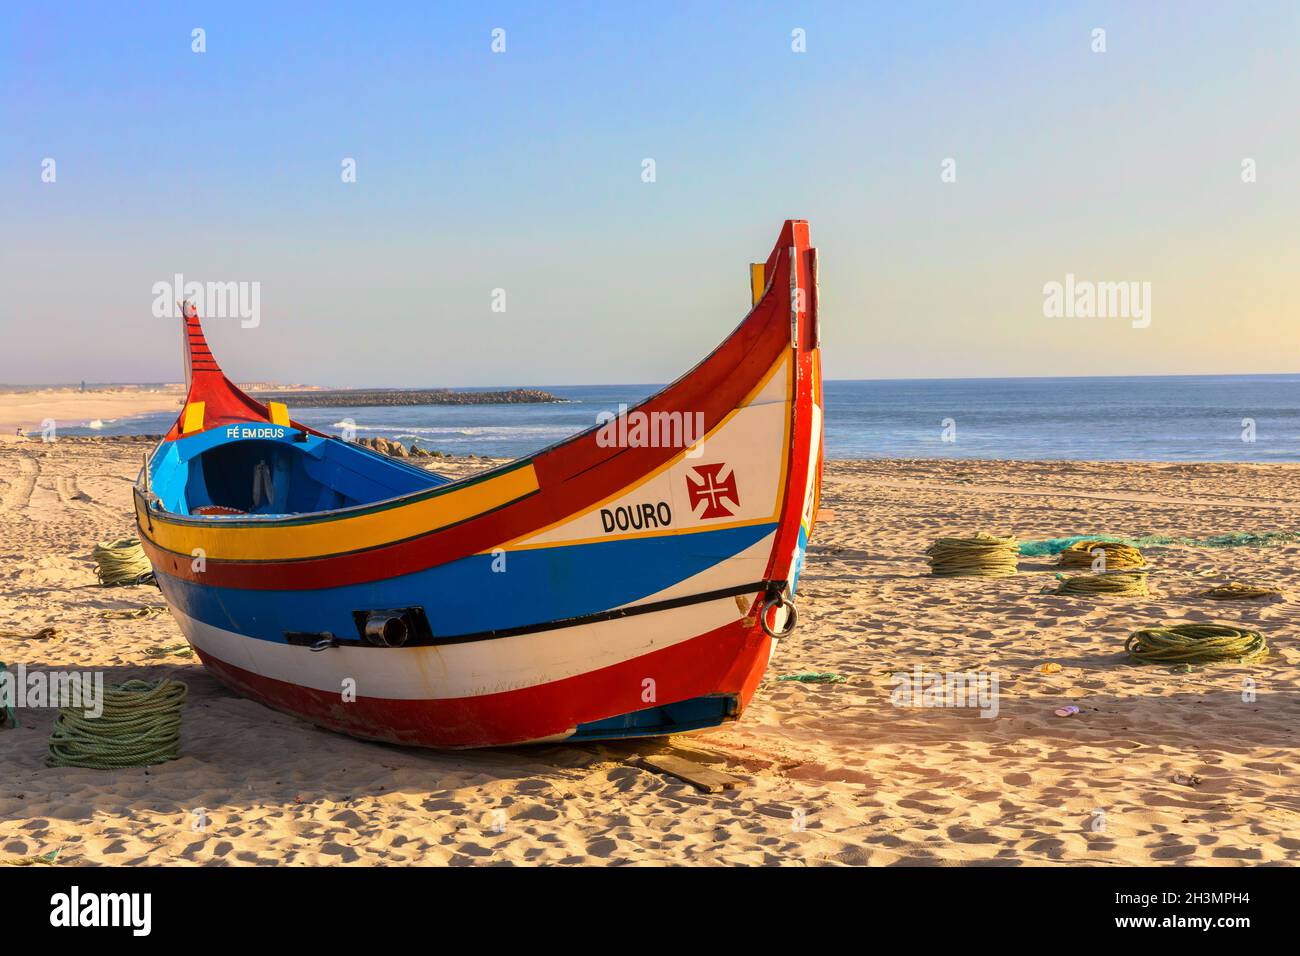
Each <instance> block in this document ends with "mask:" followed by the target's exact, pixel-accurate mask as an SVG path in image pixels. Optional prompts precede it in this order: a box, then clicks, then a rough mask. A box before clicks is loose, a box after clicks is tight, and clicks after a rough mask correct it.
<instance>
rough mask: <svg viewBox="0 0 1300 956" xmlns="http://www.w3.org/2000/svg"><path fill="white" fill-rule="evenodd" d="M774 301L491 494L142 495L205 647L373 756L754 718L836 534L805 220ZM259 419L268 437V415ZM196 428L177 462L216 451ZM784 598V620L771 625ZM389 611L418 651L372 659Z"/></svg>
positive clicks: (253, 683) (780, 257)
mask: <svg viewBox="0 0 1300 956" xmlns="http://www.w3.org/2000/svg"><path fill="white" fill-rule="evenodd" d="M760 273H761V275H760ZM751 283H752V287H753V290H754V291H753V294H754V297H755V300H756V301H755V304H754V305H753V308H752V309H751V311H750V313H749V314H748V315H747V316H746V318H745V319H744V320H743V321H742V322H741V324H740V325H739V326H738V327H737V328H736V329H735V330H734V331H733V333H732V334H731V335H730V336H729V337H728V338H727V339H726V340H725V341H724V342H723V343H722V344H721V345H720V346H719V347H718V348H717V349H715V350H714V352H713V353H711V354H710V355H709V356H708V357H706V358H705V359H704V360H703V361H701V362H700V363H699V364H698V365H697V366H696V367H695V368H694V369H692V370H691V371H690V372H689V373H687V374H686V375H684V376H683V377H682V378H680V379H679V380H678V381H676V382H674V383H673V384H672V385H670V386H668V387H667V388H665V389H664V390H663V391H661V392H659V393H658V394H656V395H655V396H653V397H651V398H650V399H648V400H647V401H645V402H643V403H642V404H641V405H639V406H637V407H635V408H633V409H630V410H627V411H624V412H623V413H622V414H620V415H619V416H618V417H617V418H613V419H612V420H608V421H603V420H602V421H598V422H597V423H595V427H593V428H591V429H590V430H589V431H587V432H584V433H582V434H580V435H577V436H575V437H573V438H571V439H569V440H567V441H565V442H562V443H560V444H558V445H556V446H553V447H551V448H548V449H546V450H544V451H542V452H540V453H538V454H537V455H535V456H533V457H532V458H528V459H524V460H521V461H518V462H514V463H512V464H511V465H508V466H505V467H503V468H500V469H497V470H495V471H492V472H489V473H487V474H486V475H483V476H480V477H478V478H475V479H472V480H468V481H462V482H457V483H452V484H447V485H442V486H439V487H435V488H431V489H428V490H425V491H420V492H418V493H413V494H405V495H401V496H398V497H395V498H392V499H389V500H383V501H378V502H375V503H373V504H370V505H367V506H365V507H354V508H343V509H338V510H334V511H326V512H317V513H311V514H293V515H283V516H268V517H259V518H256V519H242V518H237V517H236V518H230V517H223V518H216V519H214V518H209V517H197V516H190V515H183V514H173V513H170V512H163V511H160V510H158V509H157V508H150V507H147V499H146V496H145V495H143V494H137V511H138V514H139V517H140V525H141V537H142V540H143V541H144V544H145V549H146V551H147V553H148V554H149V556H150V558H151V560H152V561H153V563H154V566H155V569H156V570H157V572H158V578H159V582H160V586H161V587H162V589H163V592H164V594H165V595H166V597H167V599H168V602H169V604H170V605H171V607H172V609H173V611H174V612H175V614H176V617H177V620H178V621H179V622H180V624H181V627H182V629H183V630H184V631H185V633H186V635H187V637H188V638H189V639H190V641H191V642H192V643H193V644H194V645H195V646H196V648H197V649H198V650H199V652H200V655H201V656H202V658H203V660H204V662H205V663H206V664H207V665H208V666H209V668H210V669H211V670H212V672H213V673H214V674H216V675H217V676H218V677H220V678H221V679H222V680H224V681H226V682H227V683H229V684H231V685H232V686H234V687H236V688H238V689H239V690H241V691H242V692H244V693H246V694H248V695H249V696H252V697H254V698H257V699H259V700H262V701H264V702H266V703H268V704H270V705H272V706H275V707H278V708H281V709H283V710H287V711H289V712H291V713H296V714H299V715H302V716H304V717H307V718H309V719H311V720H313V721H315V722H317V723H320V724H322V725H324V726H329V727H333V728H335V729H338V730H342V731H345V732H348V733H352V734H355V735H358V736H363V737H374V738H378V739H384V740H398V741H402V742H407V743H419V744H426V745H429V746H441V747H448V746H450V747H457V746H484V745H494V744H508V743H516V742H521V741H528V740H538V739H553V738H556V737H565V736H576V737H590V738H596V737H617V736H637V735H642V734H652V733H670V732H675V731H678V730H690V729H698V728H700V727H705V726H712V725H716V724H717V723H721V722H723V721H725V720H730V719H734V718H735V717H736V716H738V715H739V713H740V712H741V711H742V710H743V709H744V707H745V705H746V704H747V703H748V701H749V699H750V698H751V696H752V695H753V693H754V691H755V688H756V687H757V685H758V683H759V681H760V680H761V677H762V674H763V671H764V669H765V667H766V665H767V661H768V658H769V656H770V654H771V651H772V647H773V643H774V642H773V640H772V638H771V637H770V636H769V633H768V632H769V631H775V632H779V631H780V629H781V628H782V627H784V626H785V625H786V624H787V619H788V614H787V612H786V611H785V610H784V609H783V608H784V607H785V606H786V605H787V604H788V602H790V601H791V600H792V599H793V595H794V592H795V589H796V585H797V579H798V575H799V571H800V568H801V566H802V564H803V559H804V552H805V548H806V546H807V542H808V538H809V535H810V534H811V532H812V528H813V524H814V521H815V518H816V510H817V500H818V495H819V486H820V472H821V460H822V441H821V439H822V408H821V380H820V378H821V369H820V352H819V337H820V332H819V329H818V294H817V256H816V251H815V250H814V249H813V248H812V247H811V245H810V242H809V233H808V224H807V223H806V222H802V221H790V222H787V223H786V224H785V226H784V228H783V229H782V232H781V236H780V239H779V240H778V242H777V245H776V247H775V248H774V249H773V250H772V254H771V255H770V256H769V257H768V259H767V260H766V262H764V263H761V264H758V265H756V266H754V267H752V268H751ZM197 341H199V342H201V333H200V338H199V339H198V340H197ZM203 348H206V346H203ZM191 355H193V356H200V355H202V353H201V352H198V351H193V352H191ZM207 355H209V356H210V353H207ZM212 365H213V368H212V369H206V368H205V369H203V370H200V369H199V367H198V365H197V364H196V365H195V379H196V380H195V384H194V386H193V388H192V389H191V393H192V395H193V394H194V392H195V390H196V389H197V388H199V386H200V383H199V382H198V376H199V374H200V371H202V373H203V374H206V375H216V376H220V380H221V382H223V383H226V384H227V385H228V384H229V383H228V381H227V380H226V379H225V377H224V375H221V373H220V370H219V369H218V368H216V363H215V361H213V362H212ZM207 383H208V384H207V386H205V387H209V388H212V389H214V390H218V388H217V386H218V383H217V382H216V380H215V379H208V380H207ZM229 387H230V389H233V390H234V391H235V392H238V390H237V389H234V387H233V386H229ZM238 394H239V395H240V396H242V393H238ZM243 397H244V399H246V400H247V401H248V402H250V403H252V400H251V399H247V396H243ZM252 405H253V406H256V408H254V409H252V410H251V411H249V412H248V414H249V415H250V416H253V417H250V418H248V419H247V420H249V421H260V420H262V419H261V418H259V417H256V416H257V415H259V414H261V413H259V412H257V410H256V409H260V408H261V406H257V404H256V403H252ZM232 408H233V406H230V405H223V406H222V409H223V414H229V413H232ZM236 413H237V412H236ZM182 424H183V423H182ZM178 430H179V434H177V435H175V436H169V439H171V440H173V441H176V442H177V443H178V451H177V453H176V454H174V455H171V456H169V457H167V458H166V460H167V461H173V460H175V461H182V460H184V459H185V458H186V455H187V454H188V452H186V451H185V448H186V447H187V446H186V443H187V442H189V443H192V444H193V446H194V448H196V449H199V448H201V447H204V446H203V443H202V442H200V441H199V440H198V439H197V437H195V436H188V435H187V434H186V433H185V432H184V430H183V428H180V426H179V425H178ZM287 440H288V441H292V439H287ZM209 441H210V440H209ZM196 554H201V555H202V561H197V562H196V561H195V560H194V558H193V556H194V555H196ZM765 601H766V602H769V603H772V604H776V605H778V606H777V607H776V608H775V609H774V610H770V611H768V612H767V613H766V621H765V620H764V612H763V605H764V602H765ZM384 609H388V610H389V611H392V610H393V609H397V611H399V612H400V613H403V614H409V615H410V616H411V622H412V624H413V625H417V626H413V627H412V638H411V640H410V641H408V643H407V644H406V645H405V646H402V647H375V646H372V645H371V644H368V643H367V641H366V639H365V634H364V629H363V628H362V625H361V622H362V621H364V620H365V619H366V616H367V614H369V613H371V612H373V611H377V610H384ZM764 624H766V625H767V627H766V628H765V627H764ZM327 637H328V640H326V638H327ZM322 642H324V644H323V646H324V649H322V650H312V649H311V646H310V645H311V644H313V643H315V644H317V646H318V647H320V646H322ZM349 679H351V680H353V681H355V697H354V699H349V700H344V699H341V697H340V688H342V687H345V686H346V682H347V681H348V680H349Z"/></svg>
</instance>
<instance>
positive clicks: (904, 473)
mask: <svg viewBox="0 0 1300 956" xmlns="http://www.w3.org/2000/svg"><path fill="white" fill-rule="evenodd" d="M2 417H3V416H0V418H2ZM138 456H139V447H138V446H130V445H125V446H122V445H114V444H111V443H84V442H81V443H73V442H57V443H54V444H41V443H36V442H28V443H12V442H11V443H7V444H5V445H3V446H0V585H2V586H0V631H5V632H25V633H30V632H34V631H36V630H37V629H39V628H40V627H42V626H45V625H47V624H54V625H57V626H58V627H60V628H61V629H62V630H63V632H64V634H63V636H62V637H61V638H56V639H54V640H45V641H40V640H31V639H27V640H24V639H19V638H13V637H3V638H0V660H4V661H5V662H7V663H9V664H10V665H11V666H12V665H15V664H17V663H20V662H22V663H25V664H26V665H27V666H28V667H29V668H31V667H51V668H53V667H58V668H94V669H98V670H102V671H103V672H104V673H105V675H106V679H107V680H108V681H109V682H113V681H117V680H121V679H125V678H128V677H150V678H156V677H159V676H171V677H177V678H180V679H183V680H185V681H187V682H188V683H189V685H190V699H189V703H188V705H187V710H186V714H185V734H184V739H183V748H182V753H183V756H182V758H181V759H179V760H176V761H173V762H170V763H167V764H165V765H162V766H158V767H154V768H151V769H150V770H147V771H146V770H143V769H133V770H122V771H92V770H77V769H49V768H46V767H45V766H44V763H43V758H44V753H45V746H46V740H47V737H48V735H49V731H50V726H51V723H52V719H53V716H52V714H51V713H49V712H47V711H39V710H24V711H23V712H22V714H21V716H22V720H23V726H22V727H21V728H19V729H16V730H0V763H2V764H3V766H4V769H5V772H4V774H3V775H0V858H4V857H13V856H26V855H30V854H38V853H45V852H48V851H51V850H55V849H59V850H60V862H61V863H66V864H133V863H203V864H211V863H218V864H250V863H275V864H321V863H324V864H335V863H353V864H378V863H390V864H444V863H445V864H477V863H484V864H486V863H568V864H572V863H596V864H626V863H639V864H647V863H752V864H777V865H796V866H798V865H814V864H875V865H880V864H893V863H924V864H952V863H962V862H968V863H979V864H1004V865H1041V864H1053V863H1092V864H1098V865H1118V864H1134V863H1173V864H1242V863H1279V862H1296V861H1297V860H1300V794H1298V792H1297V782H1300V695H1298V694H1297V690H1298V689H1300V688H1298V687H1297V683H1298V679H1300V649H1297V646H1296V636H1297V623H1298V621H1297V608H1298V605H1297V603H1296V602H1295V600H1293V599H1289V600H1285V601H1280V602H1272V603H1265V604H1216V603H1214V602H1210V601H1205V600H1202V599H1197V598H1194V597H1192V596H1191V595H1192V594H1193V592H1194V591H1196V590H1198V589H1201V588H1204V587H1205V586H1207V584H1209V583H1213V582H1215V581H1219V580H1224V579H1228V578H1232V579H1237V580H1262V581H1268V582H1273V583H1276V584H1279V585H1281V586H1283V587H1284V588H1286V589H1288V590H1289V591H1290V592H1291V593H1292V595H1300V570H1298V565H1300V546H1294V545H1289V546H1283V547H1275V548H1256V549H1252V548H1237V549H1232V550H1210V549H1199V548H1189V547H1168V548H1159V549H1150V550H1148V552H1147V556H1148V559H1149V560H1150V561H1151V563H1152V565H1153V566H1154V568H1155V572H1154V573H1153V574H1152V587H1153V594H1152V596H1151V597H1149V598H1142V599H1128V598H1125V599H1120V600H1112V601H1097V600H1089V599H1079V598H1065V597H1057V596H1052V595H1048V594H1044V593H1042V592H1043V589H1044V588H1045V587H1047V586H1048V585H1049V584H1050V583H1051V582H1052V581H1053V569H1052V567H1051V564H1050V562H1048V561H1045V560H1037V559H1035V560H1026V561H1024V562H1022V565H1021V570H1022V573H1021V574H1020V575H1018V576H1016V577H1013V578H1004V579H993V580H983V579H969V578H967V579H934V578H930V577H928V576H926V570H927V569H926V565H925V563H924V559H923V555H922V552H923V551H924V549H925V547H926V546H927V545H928V544H929V543H930V541H931V540H933V539H934V538H935V537H938V536H941V535H948V534H966V533H973V532H975V531H977V530H987V531H992V532H997V533H1012V532H1013V533H1015V534H1017V535H1018V536H1020V537H1021V538H1022V539H1029V538H1038V537H1054V536H1061V535H1067V534H1082V533H1093V532H1110V533H1119V534H1133V535H1138V534H1145V533H1160V534H1170V535H1188V536H1205V535H1209V534H1215V533H1222V532H1227V531H1266V530H1278V529H1287V530H1297V529H1298V528H1300V514H1298V513H1297V509H1298V508H1300V467H1293V466H1277V465H1272V466H1254V465H1236V464H1206V465H1182V464H1179V465H1159V464H1145V465H1143V464H1092V463H1033V462H1026V463H1001V462H939V461H873V462H835V463H831V464H829V465H828V467H827V475H826V486H825V491H824V497H823V506H824V507H826V508H829V509H832V510H833V511H834V513H835V518H834V521H833V522H831V523H829V524H826V525H824V526H822V527H820V528H819V529H818V532H817V535H816V537H815V540H814V543H813V545H812V548H811V551H810V557H809V566H808V569H807V571H806V572H805V576H804V578H803V580H802V582H801V586H800V602H799V603H800V607H801V612H802V624H801V626H800V628H799V630H798V631H797V632H796V634H795V635H794V636H793V637H792V638H791V639H789V640H787V641H785V642H784V643H783V644H782V645H781V646H780V647H779V648H778V650H777V652H776V654H775V657H774V660H773V665H772V669H771V671H770V673H769V678H768V680H767V681H766V683H765V684H764V686H763V687H762V688H760V690H759V693H758V695H757V697H756V699H755V702H754V704H753V705H752V707H751V708H750V710H749V712H748V713H746V714H745V716H744V718H743V719H742V720H741V721H740V722H739V723H738V724H735V725H733V726H731V727H729V728H726V729H722V730H716V731H712V732H708V733H705V734H700V735H697V736H693V737H691V738H689V739H679V740H677V741H676V742H675V743H672V744H665V743H663V742H649V743H641V744H620V745H610V746H599V747H597V746H590V747H566V746H551V747H541V748H528V749H515V750H504V751H492V752H468V753H453V754H444V753H434V752H427V751H418V750H407V749H401V748H396V747H389V746H383V745H377V744H371V743H363V742H360V741H355V740H351V739H349V738H346V737H341V736H338V735H335V734H332V733H328V732H326V731H321V730H318V729H316V728H314V727H312V726H310V725H308V724H306V723H303V722H301V721H299V720H296V719H294V718H291V717H287V716H284V715H282V714H278V713H275V712H272V711H269V710H267V709H265V708H263V707H261V706H259V705H257V704H254V703H251V702H249V701H247V700H243V699H241V698H239V697H237V696H234V695H233V694H231V693H230V692H229V691H227V690H225V689H224V688H222V687H221V686H219V685H218V684H217V683H216V682H215V681H213V680H212V679H210V678H209V677H208V676H207V675H206V674H205V673H204V672H203V670H202V668H201V667H200V666H199V665H197V664H195V663H194V662H193V660H192V659H189V658H184V657H179V656H170V657H167V658H164V659H161V660H159V659H153V658H151V657H150V656H148V653H147V652H148V650H149V649H150V648H156V647H160V646H167V645H173V644H176V643H179V642H180V641H181V640H182V638H181V636H180V633H179V631H178V630H177V629H176V627H175V625H174V624H173V623H172V622H171V620H170V618H168V617H166V616H161V617H155V618H152V619H149V620H144V621H118V620H104V619H102V618H101V617H100V616H99V612H100V611H101V610H102V609H106V608H127V607H131V606H138V605H142V604H150V603H158V602H159V595H158V592H157V591H156V590H155V589H153V588H150V587H132V588H125V589H100V588H98V587H96V586H94V584H93V580H94V579H93V575H92V572H91V562H90V560H89V556H88V555H89V550H90V546H91V545H92V544H93V542H94V541H96V540H97V539H103V538H106V537H110V536H116V535H119V534H122V533H125V532H128V531H129V530H130V528H131V517H130V504H129V502H130V495H129V488H130V482H131V481H132V479H133V478H134V475H135V472H136V470H137V468H138ZM444 467H446V468H449V469H450V470H462V471H463V470H468V469H472V468H478V467H482V462H466V461H464V460H457V461H455V462H452V463H451V464H450V466H444ZM1215 619H1226V620H1235V621H1246V622H1250V623H1251V624H1254V625H1258V626H1260V627H1262V628H1263V629H1264V630H1265V632H1266V634H1267V636H1268V639H1269V642H1270V644H1271V645H1272V647H1273V649H1274V653H1273V655H1272V656H1271V657H1270V658H1269V659H1267V660H1265V661H1263V662H1260V663H1256V664H1250V665H1235V664H1229V665H1220V666H1215V667H1211V668H1205V669H1198V670H1195V671H1192V672H1191V673H1173V672H1171V671H1170V669H1168V668H1165V667H1145V666H1134V665H1130V664H1128V663H1127V662H1126V660H1125V658H1124V656H1123V654H1122V651H1121V646H1122V643H1123V639H1124V637H1125V636H1126V634H1127V633H1128V631H1129V630H1130V629H1132V628H1133V627H1135V626H1138V625H1141V624H1147V623H1153V622H1159V621H1175V620H1196V621H1199V620H1215ZM1045 662H1056V663H1059V664H1060V665H1061V670H1060V672H1059V673H1053V674H1043V673H1041V672H1040V670H1039V668H1040V667H1041V665H1042V664H1043V663H1045ZM918 665H919V666H921V667H923V668H925V669H926V670H928V671H943V672H952V671H961V670H965V669H972V668H973V669H976V670H979V671H985V672H993V673H996V674H997V676H998V680H999V687H1000V697H999V701H998V714H997V716H996V717H995V718H991V719H984V718H981V717H979V716H978V715H977V714H976V712H975V711H973V710H969V709H935V708H900V707H895V706H893V705H892V703H891V700H890V696H891V691H892V690H893V688H894V685H895V681H894V679H893V677H892V676H891V675H893V674H894V673H895V672H899V671H904V672H910V671H911V670H912V669H913V668H914V667H916V666H918ZM814 670H815V671H832V672H836V673H840V674H843V675H846V676H847V677H848V678H849V682H848V683H845V684H825V685H816V684H813V685H805V684H799V683H793V682H778V681H776V680H775V677H776V676H778V675H781V674H790V673H793V672H799V671H814ZM1248 678H1249V679H1250V680H1251V681H1253V682H1254V686H1255V688H1256V690H1255V696H1254V699H1250V698H1251V695H1250V694H1249V693H1247V694H1245V695H1243V688H1244V686H1245V685H1244V681H1246V679H1248ZM1067 702H1068V703H1073V704H1075V705H1076V706H1078V707H1079V708H1080V712H1079V713H1078V714H1077V715H1075V716H1073V717H1070V718H1061V717H1056V716H1055V715H1054V713H1053V712H1054V710H1055V709H1056V708H1058V707H1060V706H1061V705H1062V704H1063V703H1067ZM667 747H671V748H673V749H674V750H678V751H681V752H685V753H688V754H694V755H695V759H698V760H701V761H703V762H707V763H711V764H713V765H716V766H718V767H720V768H723V769H727V770H729V771H730V772H732V773H734V774H736V775H738V776H740V777H742V778H743V779H744V780H745V785H744V786H743V787H741V788H740V789H739V790H736V791H730V792H726V793H722V794H716V795H706V794H702V793H698V792H697V791H695V790H694V789H693V788H691V787H690V786H689V785H686V784H683V783H680V782H677V781H675V780H672V779H667V778H663V777H660V776H658V775H655V774H653V773H650V772H648V771H646V770H644V769H641V768H638V767H636V766H633V765H632V763H631V761H632V760H633V759H634V758H635V757H636V756H637V755H638V754H642V753H647V752H652V751H656V750H660V749H664V748H667Z"/></svg>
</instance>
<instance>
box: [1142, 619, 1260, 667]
mask: <svg viewBox="0 0 1300 956" xmlns="http://www.w3.org/2000/svg"><path fill="white" fill-rule="evenodd" d="M1124 650H1126V651H1128V653H1129V656H1130V657H1132V658H1133V659H1135V660H1139V661H1142V662H1143V663H1147V664H1219V663H1223V662H1226V661H1232V662H1235V663H1239V664H1240V663H1245V662H1247V661H1253V660H1258V659H1259V658H1261V657H1267V656H1268V644H1267V643H1265V641H1264V635H1262V634H1261V633H1260V632H1259V631H1254V630H1251V629H1250V628H1245V627H1235V626H1233V625H1231V624H1174V625H1171V626H1169V627H1144V628H1142V629H1141V630H1137V631H1134V632H1133V633H1132V634H1130V635H1129V636H1128V640H1126V641H1125V642H1124Z"/></svg>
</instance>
